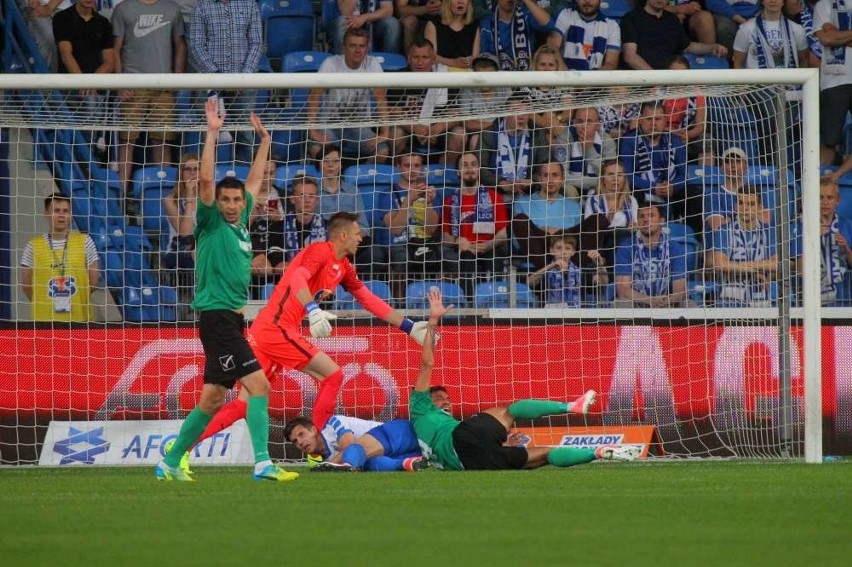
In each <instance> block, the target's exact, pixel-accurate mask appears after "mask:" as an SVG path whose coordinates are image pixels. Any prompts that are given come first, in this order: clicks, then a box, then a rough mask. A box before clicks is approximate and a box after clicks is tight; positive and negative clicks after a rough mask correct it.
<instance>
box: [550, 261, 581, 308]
mask: <svg viewBox="0 0 852 567" xmlns="http://www.w3.org/2000/svg"><path fill="white" fill-rule="evenodd" d="M581 276H582V272H581V271H580V268H579V266H577V265H575V264H573V263H571V262H569V263H568V269H567V270H565V271H564V272H563V271H562V270H559V269H553V270H548V271H547V272H546V273H545V274H544V285H545V288H544V302H545V304H546V305H562V306H565V307H580V282H581V281H582V280H581Z"/></svg>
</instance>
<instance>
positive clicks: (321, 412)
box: [313, 368, 343, 431]
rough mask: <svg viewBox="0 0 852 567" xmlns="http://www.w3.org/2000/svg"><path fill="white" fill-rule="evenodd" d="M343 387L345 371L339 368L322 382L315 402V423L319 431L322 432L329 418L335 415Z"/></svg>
mask: <svg viewBox="0 0 852 567" xmlns="http://www.w3.org/2000/svg"><path fill="white" fill-rule="evenodd" d="M341 386H343V370H342V369H340V368H338V369H337V372H335V373H333V374H331V375H329V376H326V377H325V378H323V379H322V380H321V381H320V386H319V391H318V392H317V399H316V401H315V402H314V414H313V422H314V425H316V427H317V429H319V430H320V431H322V428H323V427H325V424H326V422H327V421H328V420H329V418H330V417H331V416H332V415H334V409H335V408H336V407H337V394H338V393H339V392H340V387H341Z"/></svg>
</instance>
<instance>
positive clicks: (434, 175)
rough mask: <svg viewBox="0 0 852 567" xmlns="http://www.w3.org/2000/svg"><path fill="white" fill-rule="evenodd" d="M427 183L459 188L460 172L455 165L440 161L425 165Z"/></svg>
mask: <svg viewBox="0 0 852 567" xmlns="http://www.w3.org/2000/svg"><path fill="white" fill-rule="evenodd" d="M425 169H426V183H427V184H429V185H432V186H433V187H436V188H438V189H442V188H445V187H454V188H458V187H460V186H461V179H460V178H459V172H458V171H457V170H456V169H455V168H454V167H447V166H445V165H442V164H439V163H430V164H429V165H426V166H425Z"/></svg>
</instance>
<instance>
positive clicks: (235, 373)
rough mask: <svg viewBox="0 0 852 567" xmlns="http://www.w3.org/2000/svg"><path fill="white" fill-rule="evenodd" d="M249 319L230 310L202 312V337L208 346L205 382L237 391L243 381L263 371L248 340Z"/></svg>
mask: <svg viewBox="0 0 852 567" xmlns="http://www.w3.org/2000/svg"><path fill="white" fill-rule="evenodd" d="M245 326H246V319H245V317H243V314H242V313H236V312H234V311H230V310H228V309H219V310H215V311H202V312H201V314H200V315H199V317H198V336H199V338H200V339H201V346H202V347H204V358H205V362H204V383H205V384H218V385H220V386H224V387H226V388H233V387H234V384H235V383H236V382H237V380H239V379H240V378H243V377H245V376H248V375H249V374H251V373H252V372H257V371H258V370H260V369H261V368H260V363H258V362H257V357H256V356H255V355H254V352H253V351H252V350H251V347H250V346H249V344H248V341H246V337H245Z"/></svg>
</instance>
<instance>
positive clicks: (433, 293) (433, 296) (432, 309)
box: [429, 287, 453, 323]
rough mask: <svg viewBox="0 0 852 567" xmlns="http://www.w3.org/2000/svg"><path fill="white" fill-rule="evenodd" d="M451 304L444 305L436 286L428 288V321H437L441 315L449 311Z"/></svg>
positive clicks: (451, 307)
mask: <svg viewBox="0 0 852 567" xmlns="http://www.w3.org/2000/svg"><path fill="white" fill-rule="evenodd" d="M452 309H453V306H452V305H450V306H448V307H444V298H443V296H442V295H441V290H440V289H438V288H437V287H433V288H430V289H429V321H430V322H431V323H437V322H438V321H439V320H440V319H441V317H443V316H444V315H446V314H447V313H449V312H450V311H451V310H452Z"/></svg>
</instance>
